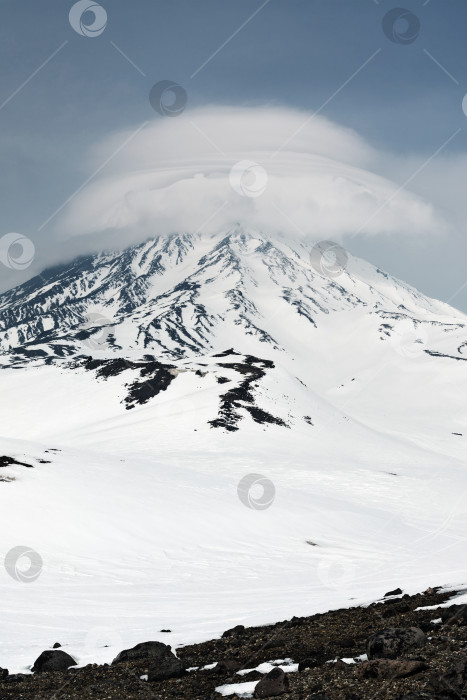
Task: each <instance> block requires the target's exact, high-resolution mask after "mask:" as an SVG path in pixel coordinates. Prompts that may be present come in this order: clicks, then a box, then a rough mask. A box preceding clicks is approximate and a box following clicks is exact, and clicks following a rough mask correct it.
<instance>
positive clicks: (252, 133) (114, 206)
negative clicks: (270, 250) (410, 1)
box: [56, 107, 445, 245]
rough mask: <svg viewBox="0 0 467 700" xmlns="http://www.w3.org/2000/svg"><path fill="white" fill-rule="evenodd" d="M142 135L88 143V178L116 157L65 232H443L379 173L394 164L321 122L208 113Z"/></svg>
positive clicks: (126, 239)
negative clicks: (237, 228)
mask: <svg viewBox="0 0 467 700" xmlns="http://www.w3.org/2000/svg"><path fill="white" fill-rule="evenodd" d="M137 128H138V127H135V130H134V131H133V130H128V131H126V132H120V133H116V134H113V135H111V136H110V137H108V138H107V139H106V140H105V142H103V143H99V144H95V145H94V146H93V147H92V149H91V152H90V154H89V156H88V158H87V161H86V166H85V167H86V170H87V173H86V174H87V175H90V174H92V173H93V172H95V171H96V170H97V169H99V168H100V166H101V165H102V163H104V162H105V161H107V159H109V158H111V157H112V156H113V157H112V159H111V161H110V162H109V164H108V165H107V166H106V167H105V168H104V169H103V170H102V172H101V173H100V175H99V176H98V178H95V179H93V180H92V182H91V183H90V184H89V185H88V186H87V187H86V188H85V189H83V190H82V192H81V193H80V194H78V195H77V196H76V197H74V199H73V200H72V201H71V202H70V204H69V205H68V206H67V208H66V209H65V210H64V211H63V213H62V215H61V216H60V217H58V218H57V220H56V229H57V231H60V233H61V235H64V236H66V237H71V236H82V235H86V234H87V235H90V234H100V233H105V234H107V235H106V236H105V238H106V239H108V235H109V233H112V232H113V233H114V234H115V242H116V244H117V245H122V244H125V243H131V242H133V241H135V240H138V239H142V238H145V237H147V236H148V235H154V234H160V233H170V232H173V231H187V232H197V231H199V232H204V233H206V234H211V233H215V232H219V231H221V230H225V229H228V228H229V227H230V226H232V225H235V224H236V223H237V222H239V221H240V222H242V223H243V224H245V225H247V226H249V227H253V228H258V229H260V230H262V231H263V232H266V233H269V234H271V235H274V234H275V233H278V232H282V233H283V232H290V233H291V234H293V235H296V234H298V235H301V236H304V237H309V238H310V239H323V238H331V239H335V240H341V241H342V240H343V241H344V243H345V240H346V237H349V236H352V235H353V234H356V233H358V232H361V233H362V234H368V235H378V234H392V233H403V234H409V235H411V234H415V235H417V234H427V233H428V234H429V233H434V232H440V231H442V230H443V229H444V228H445V225H444V223H443V220H442V218H441V217H440V216H439V215H438V214H437V212H436V211H435V209H434V207H433V206H432V204H431V203H430V202H429V201H428V200H425V199H422V198H421V197H419V196H416V195H415V194H413V193H411V192H410V191H408V190H406V189H400V186H399V185H398V184H395V183H393V182H391V181H390V180H388V179H386V178H384V177H382V176H381V173H383V172H395V173H396V172H397V170H398V164H397V163H395V162H394V157H393V156H391V158H389V159H386V157H385V154H384V153H382V152H378V151H376V150H375V149H374V148H371V147H370V146H369V145H368V144H367V143H365V141H364V140H363V139H362V138H361V137H360V136H359V135H358V134H356V133H355V132H353V131H351V130H349V129H346V128H344V127H342V126H340V125H337V124H334V123H332V122H330V121H329V120H327V119H325V118H323V117H321V116H316V117H313V118H311V119H310V115H309V114H306V113H304V112H300V111H297V110H292V109H286V108H277V107H262V108H227V107H205V108H200V109H196V110H188V111H186V112H185V113H183V114H182V115H180V116H178V117H176V118H161V119H156V120H154V121H153V122H150V123H149V124H147V125H146V126H145V127H144V129H142V130H140V131H139V132H137ZM126 142H127V143H126ZM124 143H126V146H125V147H124V148H122V144H124ZM114 154H115V155H114ZM401 160H402V159H401ZM386 161H388V162H386ZM427 194H429V192H427Z"/></svg>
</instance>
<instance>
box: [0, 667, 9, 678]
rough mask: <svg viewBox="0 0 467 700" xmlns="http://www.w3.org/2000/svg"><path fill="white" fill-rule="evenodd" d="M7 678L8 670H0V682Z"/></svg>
mask: <svg viewBox="0 0 467 700" xmlns="http://www.w3.org/2000/svg"><path fill="white" fill-rule="evenodd" d="M7 677H8V669H7V668H0V680H1V681H4V680H5V678H7Z"/></svg>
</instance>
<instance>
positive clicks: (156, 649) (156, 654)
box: [112, 642, 176, 664]
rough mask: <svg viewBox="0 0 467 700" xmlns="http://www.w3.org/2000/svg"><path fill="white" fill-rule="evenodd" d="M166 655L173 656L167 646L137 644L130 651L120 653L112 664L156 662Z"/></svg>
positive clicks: (158, 643) (146, 643) (157, 643)
mask: <svg viewBox="0 0 467 700" xmlns="http://www.w3.org/2000/svg"><path fill="white" fill-rule="evenodd" d="M168 655H172V656H174V655H173V654H172V649H171V647H170V646H169V645H168V644H163V643H162V642H141V644H137V645H136V646H134V647H132V648H131V649H124V650H123V651H121V652H120V653H119V654H118V655H117V656H116V657H115V659H114V660H113V661H112V664H118V663H122V662H123V661H144V660H145V659H150V660H151V661H154V660H155V661H158V660H159V659H162V658H164V657H166V656H168ZM174 658H176V657H174Z"/></svg>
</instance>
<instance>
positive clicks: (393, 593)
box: [384, 588, 402, 598]
mask: <svg viewBox="0 0 467 700" xmlns="http://www.w3.org/2000/svg"><path fill="white" fill-rule="evenodd" d="M389 595H402V590H401V589H400V588H395V589H394V590H393V591H388V592H387V593H385V594H384V597H385V598H387V597H388V596H389Z"/></svg>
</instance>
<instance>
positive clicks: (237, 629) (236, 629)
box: [222, 625, 245, 639]
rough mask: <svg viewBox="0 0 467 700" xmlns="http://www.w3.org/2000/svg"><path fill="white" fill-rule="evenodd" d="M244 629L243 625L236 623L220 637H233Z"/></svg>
mask: <svg viewBox="0 0 467 700" xmlns="http://www.w3.org/2000/svg"><path fill="white" fill-rule="evenodd" d="M244 631H245V625H237V626H236V627H232V628H231V629H229V630H226V631H225V632H224V633H223V635H222V638H223V639H224V638H225V637H235V636H236V635H237V634H241V633H242V632H244Z"/></svg>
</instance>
